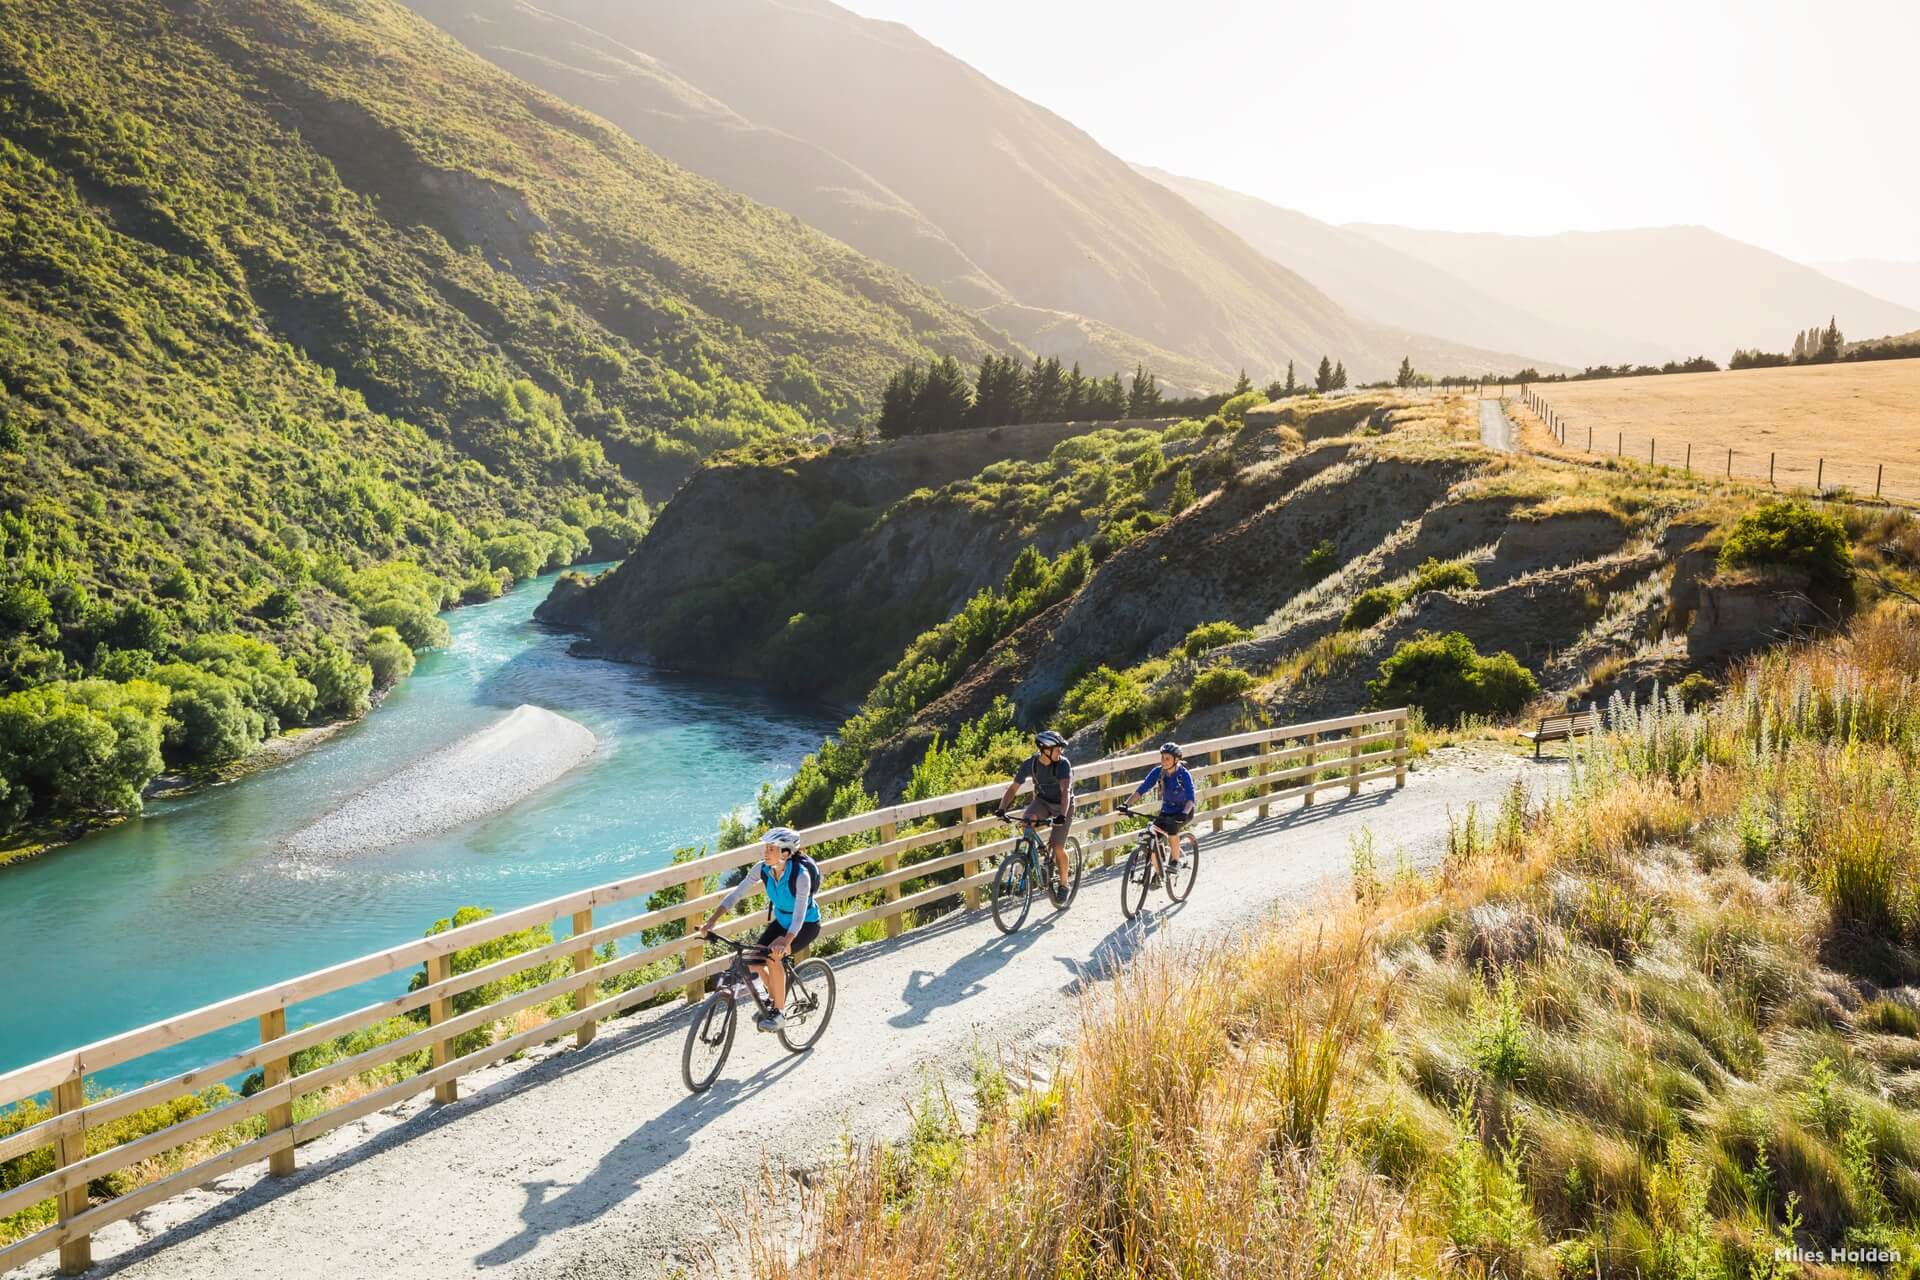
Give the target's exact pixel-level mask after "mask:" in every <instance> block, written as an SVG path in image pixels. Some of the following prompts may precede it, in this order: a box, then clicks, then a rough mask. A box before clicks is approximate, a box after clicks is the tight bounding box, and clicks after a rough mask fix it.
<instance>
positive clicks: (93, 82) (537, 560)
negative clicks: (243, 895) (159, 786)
mask: <svg viewBox="0 0 1920 1280" xmlns="http://www.w3.org/2000/svg"><path fill="white" fill-rule="evenodd" d="M0 250H4V251H3V252H0V695H11V696H8V697H0V830H4V829H5V828H6V827H7V826H8V825H10V824H11V823H12V822H15V821H17V820H20V819H22V818H25V819H30V820H42V819H46V818H48V817H50V816H59V815H61V814H64V813H68V812H73V811H84V810H86V809H89V808H98V807H99V806H100V805H101V804H103V803H108V800H107V798H108V797H112V798H115V799H116V800H117V801H118V802H120V803H121V804H124V803H125V802H126V801H127V800H128V795H127V790H128V786H127V784H128V783H129V780H131V785H133V786H136V787H137V785H139V784H140V783H142V782H144V780H145V777H146V775H147V774H150V773H151V772H152V770H153V769H154V768H157V767H158V765H159V760H160V757H161V755H162V754H164V756H165V758H166V760H167V762H168V763H170V764H193V763H202V764H212V763H218V762H219V761H221V760H224V759H231V758H234V757H235V756H237V755H240V754H244V752H245V750H246V749H247V748H248V747H250V745H251V744H252V743H253V742H255V741H258V740H259V738H260V737H261V736H263V735H264V734H266V733H270V732H272V731H273V730H274V729H275V728H278V727H284V726H286V725H289V724H294V723H300V722H303V721H307V720H311V719H320V718H326V717H329V716H333V715H340V714H353V713H354V712H355V711H357V710H358V709H360V708H362V707H364V705H365V700H366V696H367V694H368V691H369V690H368V686H369V685H370V684H372V683H375V682H376V681H378V680H382V679H391V678H395V677H397V676H398V675H399V674H400V673H402V672H403V671H404V669H405V668H406V667H407V666H409V665H410V655H407V654H406V653H405V652H404V648H405V647H406V646H413V647H417V646H419V645H421V644H425V643H429V642H431V641H432V640H433V639H435V630H436V625H435V624H434V622H433V620H432V618H431V616H430V615H431V613H432V611H433V610H434V609H436V608H438V607H440V606H441V605H443V604H446V603H449V602H451V601H452V600H453V599H457V598H459V597H460V596H461V595H466V596H467V597H469V598H481V597H485V596H487V595H489V594H495V593H497V591H498V590H499V587H500V585H501V584H502V583H503V582H504V581H506V580H509V579H510V578H512V577H521V576H526V575H527V574H529V573H532V572H536V571H538V570H539V569H541V568H544V567H547V566H550V565H555V564H564V563H567V562H569V561H571V560H574V559H578V558H582V557H584V556H586V555H587V554H589V553H590V552H594V551H597V552H598V553H600V554H608V553H617V552H618V551H620V550H623V549H624V547H625V545H627V544H629V543H630V542H631V541H632V540H633V539H634V538H636V537H637V536H638V534H639V532H640V529H641V527H642V522H643V521H644V519H645V515H646V510H645V507H644V505H643V502H642V494H643V491H644V493H645V494H649V495H653V496H656V497H661V496H664V495H665V493H666V492H667V491H668V490H669V489H670V487H671V486H672V485H673V484H675V483H677V481H678V480H679V479H680V478H681V477H682V476H684V475H685V474H686V473H687V472H688V471H689V470H690V469H691V467H692V466H693V465H695V464H696V463H697V461H698V459H699V458H700V457H701V456H704V455H705V454H706V453H708V452H711V451H712V450H713V449H715V448H718V447H722V446H725V445H732V444H737V443H741V442H744V441H748V440H752V439H756V438H763V437H768V436H773V435H778V434H789V433H800V432H812V431H815V430H818V429H819V427H820V426H821V425H822V424H825V423H831V422H845V421H849V420H851V419H852V418H853V417H855V416H856V415H858V414H859V413H861V412H863V411H864V410H865V408H866V406H867V402H868V401H869V400H870V399H871V398H872V397H873V396H874V395H875V394H877V391H878V389H879V387H880V385H881V384H882V383H883V382H884V381H885V378H886V376H887V375H888V374H889V373H890V372H891V371H892V370H893V369H894V367H895V366H896V365H897V363H898V362H899V361H900V360H902V359H910V358H915V357H923V356H925V355H926V354H928V353H930V352H953V353H955V354H958V355H963V356H964V355H970V354H977V353H980V352H983V351H986V350H989V349H993V348H995V347H997V346H999V345H1002V344H1003V343H1004V339H1000V338H999V337H998V336H997V335H995V334H993V333H992V332H991V331H989V330H986V329H985V328H983V327H982V326H980V325H978V324H977V323H975V322H973V321H971V320H969V319H968V318H966V317H965V316H963V315H961V314H960V313H958V312H956V311H954V310H953V309H951V308H949V307H948V306H947V305H946V304H944V303H942V302H941V301H939V300H938V299H937V298H936V297H935V296H934V295H932V294H931V293H929V292H928V291H926V290H924V289H922V288H920V287H919V286H917V285H914V284H912V283H911V282H910V281H908V280H907V279H906V278H905V277H903V276H901V275H899V274H898V273H896V272H894V271H891V270H889V269H887V268H884V267H881V266H878V265H876V264H874V263H872V262H870V261H868V260H866V259H864V258H861V257H860V256H858V255H857V254H855V253H853V252H852V251H851V250H849V249H847V248H846V247H845V246H842V245H840V244H838V243H837V242H835V241H831V240H828V239H826V238H825V237H823V236H820V235H818V234H816V233H814V232H811V231H809V230H807V229H806V228H804V227H802V226H800V225H799V224H798V223H796V222H795V221H794V220H793V219H792V218H790V217H789V216H787V215H785V214H782V213H778V212H775V211H772V210H768V209H765V208H763V207H761V206H758V205H755V204H753V203H751V202H750V201H748V200H746V199H744V198H742V197H740V196H737V195H734V194H732V193H730V192H727V191H725V190H723V189H721V188H718V187H716V186H714V185H713V184H711V183H710V182H707V181H706V180H704V179H701V178H698V177H695V176H693V175H691V174H689V173H686V172H685V171H683V170H681V169H679V168H677V167H675V166H673V165H671V164H669V163H667V162H666V161H663V160H661V159H660V158H658V157H657V156H654V155H653V154H651V153H650V152H648V151H646V150H644V149H643V148H641V147H640V146H638V145H637V144H635V143H633V142H632V141H630V140H628V139H627V138H626V137H625V136H624V135H622V134H619V133H618V132H616V131H614V130H612V129H609V128H607V127H606V126H605V125H603V124H601V123H600V122H598V121H596V120H595V119H593V118H592V117H589V116H586V115H584V114H582V113H580V112H578V111H576V110H574V109H572V108H569V107H566V106H564V105H562V104H560V103H558V102H556V101H554V100H552V99H549V98H547V97H545V96H544V95H542V94H540V93H539V92H538V91H536V90H534V89H532V88H530V87H529V86H526V85H524V84H521V83H520V82H518V81H516V80H514V79H512V78H511V77H509V76H507V75H506V74H504V73H502V72H500V71H499V70H497V69H495V68H493V67H492V66H490V65H489V64H487V63H485V62H483V61H481V60H480V59H478V58H475V57H473V56H472V55H470V54H468V53H466V52H465V51H463V50H462V49H461V48H460V47H459V46H458V45H457V44H455V43H454V42H453V41H451V40H449V39H447V38H446V37H444V36H442V35H440V34H439V33H437V32H435V31H434V30H433V29H432V28H431V27H429V26H427V25H426V24H425V23H424V22H421V21H420V20H418V19H417V18H415V17H413V16H412V15H410V14H409V13H407V12H406V11H404V10H402V9H401V8H399V7H398V6H395V5H392V4H387V3H382V2H379V0H324V2H322V0H268V2H266V3H260V2H258V0H247V2H245V3H243V2H242V0H215V2H213V3H204V4H196V5H191V6H185V5H168V4H159V3H152V2H139V3H111V4H109V3H97V2H96V3H89V2H86V0H82V2H81V3H61V4H54V3H49V2H45V0H22V2H19V3H9V4H8V5H7V6H5V8H4V9H0ZM378 625H391V626H393V627H395V629H396V632H397V634H396V635H395V636H393V637H386V636H381V637H378V638H376V639H375V640H374V641H373V642H372V643H371V644H370V643H369V641H368V631H369V628H371V627H374V626H378ZM235 635H238V636H244V637H247V638H248V640H249V642H250V643H249V644H248V645H239V644H238V642H237V641H232V640H229V639H225V637H231V636H235ZM196 638H198V639H196ZM257 641H264V642H266V645H265V646H261V645H259V644H253V643H251V642H257ZM236 646H238V647H236ZM396 650H397V651H396ZM216 651H217V652H216ZM209 673H213V674H212V676H211V677H209V678H211V679H213V680H215V681H216V682H217V683H220V687H219V688H217V689H216V688H214V687H213V686H212V685H209V684H208V682H207V679H203V678H202V677H208V676H209ZM92 678H99V679H100V680H102V681H104V683H100V682H94V683H87V681H89V680H90V679H92ZM75 682H81V683H75ZM129 682H132V683H131V684H130V683H129ZM221 682H223V683H221ZM136 686H138V687H136ZM148 686H153V687H148ZM156 688H157V690H158V692H156ZM28 690H34V691H35V692H32V693H27V692H26V691H28ZM129 690H131V692H129ZM169 708H170V709H169ZM58 726H65V729H63V730H61V731H60V732H56V731H55V729H56V727H58ZM66 730H71V735H68V736H66V737H63V736H62V735H63V733H65V732H66ZM75 735H77V736H75ZM69 738H70V740H69ZM63 744H64V745H63ZM111 807H119V805H118V804H116V805H112V806H111Z"/></svg>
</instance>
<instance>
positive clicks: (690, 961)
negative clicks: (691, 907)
mask: <svg viewBox="0 0 1920 1280" xmlns="http://www.w3.org/2000/svg"><path fill="white" fill-rule="evenodd" d="M684 887H685V889H686V896H685V897H684V898H682V899H681V901H683V902H692V901H693V900H694V899H695V898H697V897H699V896H700V895H701V894H703V893H705V892H706V891H707V881H706V877H704V876H702V877H701V878H700V879H698V880H689V881H687V883H686V885H685V886H684ZM683 927H684V928H685V929H686V934H685V937H686V939H687V945H686V947H685V949H683V950H682V951H681V952H680V972H682V973H685V972H686V971H687V970H689V969H691V968H693V967H694V966H695V965H697V964H699V963H700V962H701V961H702V960H705V959H706V958H707V944H706V942H705V941H704V940H703V939H701V938H700V937H699V936H698V935H697V934H695V933H694V931H693V916H692V915H691V914H689V915H688V916H687V917H686V924H685V925H684V926H683ZM706 985H707V984H706V983H704V982H689V983H688V984H687V1003H688V1004H698V1003H700V997H701V996H704V995H705V994H707V992H706Z"/></svg>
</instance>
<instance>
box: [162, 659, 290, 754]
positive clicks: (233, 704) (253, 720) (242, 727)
mask: <svg viewBox="0 0 1920 1280" xmlns="http://www.w3.org/2000/svg"><path fill="white" fill-rule="evenodd" d="M153 678H154V680H155V681H157V682H158V683H160V684H162V685H164V686H166V688H167V689H169V690H170V691H171V692H172V697H171V700H170V701H169V703H168V705H167V717H168V721H169V724H168V728H167V738H166V742H167V746H168V748H169V749H170V753H171V754H172V755H173V756H174V757H175V758H177V759H181V760H185V761H192V762H195V763H198V764H225V763H226V762H228V761H230V760H238V759H240V758H241V757H242V756H244V755H246V754H247V753H248V752H249V751H252V750H253V749H254V748H255V747H257V746H259V745H260V743H261V741H262V740H263V739H264V738H265V737H266V736H267V732H268V722H267V716H266V714H265V713H264V712H262V711H260V710H258V709H257V708H255V707H252V706H249V705H248V703H247V699H246V698H245V697H243V696H242V694H241V691H240V690H239V689H238V688H236V687H235V685H234V684H233V682H232V681H230V680H226V679H223V678H222V677H220V676H218V675H215V674H214V673H212V672H210V671H203V670H202V669H200V668H199V667H196V666H191V665H189V664H188V663H184V662H170V663H168V664H167V665H166V666H163V667H156V668H155V669H154V672H153Z"/></svg>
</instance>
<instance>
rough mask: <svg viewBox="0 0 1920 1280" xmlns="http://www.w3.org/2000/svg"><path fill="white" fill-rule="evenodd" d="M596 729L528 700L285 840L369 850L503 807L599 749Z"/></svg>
mask: <svg viewBox="0 0 1920 1280" xmlns="http://www.w3.org/2000/svg"><path fill="white" fill-rule="evenodd" d="M595 743H596V739H595V738H594V736H593V730H591V729H589V728H587V726H585V725H583V724H581V723H580V722H579V721H578V720H572V719H569V718H567V717H566V716H563V715H561V714H559V713H558V712H556V711H548V710H547V709H546V708H545V707H536V706H532V705H530V704H525V703H523V704H522V705H520V706H518V707H515V708H514V709H513V710H512V711H511V712H509V713H508V714H507V715H505V716H502V717H501V718H500V719H499V720H496V721H495V722H494V723H492V724H490V725H488V726H487V727H486V728H484V729H482V730H480V732H478V733H472V734H468V735H467V736H466V737H464V738H462V739H460V740H459V741H458V742H455V743H452V744H450V745H448V746H445V747H442V748H441V749H440V750H438V751H436V752H434V753H433V754H432V755H430V756H425V757H423V758H421V759H420V760H417V761H415V762H414V763H413V764H410V765H408V766H407V767H406V768H404V769H402V770H400V772H398V773H396V774H394V775H393V776H392V777H390V778H387V779H385V780H383V781H381V782H378V783H375V784H374V785H373V786H371V787H368V788H367V789H366V790H365V791H362V792H361V793H360V794H358V795H356V796H354V797H353V798H352V799H350V800H348V801H347V802H346V803H344V804H342V805H341V806H340V807H339V808H337V809H335V810H333V811H332V812H331V813H328V814H327V815H326V816H325V817H323V818H320V819H319V820H318V821H316V822H313V823H311V824H309V825H308V826H305V827H302V828H301V829H300V830H298V831H296V832H294V833H293V834H292V835H290V836H288V837H287V838H286V840H285V841H283V842H282V844H281V848H282V849H284V850H285V851H286V852H288V853H292V854H296V855H298V856H301V857H308V858H327V857H341V856H344V855H347V854H354V853H370V852H372V851H373V850H375V849H384V848H386V847H387V846H388V845H395V844H403V843H405V842H406V841H409V840H417V839H419V838H420V837H421V836H429V835H434V834H436V833H438V832H441V831H451V830H452V829H453V828H455V827H458V826H462V825H464V824H466V823H469V822H472V821H473V820H474V819H475V818H483V817H485V816H486V815H488V814H490V813H498V812H499V811H500V810H502V809H506V808H510V807H512V806H513V805H515V804H517V803H519V802H520V801H521V800H524V799H526V798H527V797H528V796H530V795H532V794H533V793H534V792H536V791H538V790H540V788H542V787H544V786H547V785H548V784H549V783H552V782H554V781H555V780H556V779H558V778H559V777H560V776H561V775H562V774H564V773H566V772H567V771H568V770H570V769H572V768H574V767H575V766H577V765H578V764H580V763H581V762H582V761H583V760H585V759H586V758H587V757H588V756H590V755H592V754H593V748H594V745H595Z"/></svg>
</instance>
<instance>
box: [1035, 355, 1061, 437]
mask: <svg viewBox="0 0 1920 1280" xmlns="http://www.w3.org/2000/svg"><path fill="white" fill-rule="evenodd" d="M1066 399H1067V375H1066V371H1065V370H1063V369H1062V368H1061V367H1060V357H1058V356H1048V357H1047V358H1046V359H1045V360H1042V359H1041V358H1040V357H1039V356H1035V357H1034V358H1033V368H1031V369H1030V370H1028V371H1027V421H1028V422H1058V421H1060V416H1061V410H1062V409H1063V408H1064V407H1065V405H1066Z"/></svg>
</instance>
